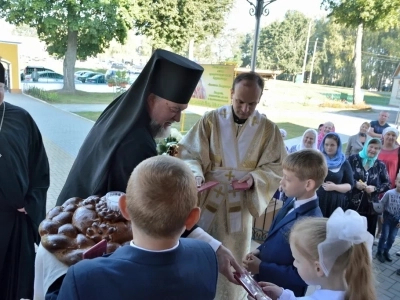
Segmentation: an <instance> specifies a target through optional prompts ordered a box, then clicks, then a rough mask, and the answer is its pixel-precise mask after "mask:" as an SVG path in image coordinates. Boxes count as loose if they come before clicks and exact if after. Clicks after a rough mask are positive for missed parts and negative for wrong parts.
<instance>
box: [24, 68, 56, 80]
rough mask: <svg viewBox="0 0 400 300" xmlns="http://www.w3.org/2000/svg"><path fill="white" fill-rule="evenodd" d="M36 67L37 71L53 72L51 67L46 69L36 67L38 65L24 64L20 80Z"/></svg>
mask: <svg viewBox="0 0 400 300" xmlns="http://www.w3.org/2000/svg"><path fill="white" fill-rule="evenodd" d="M35 69H36V71H38V72H43V71H50V72H54V71H53V70H51V69H47V68H45V67H38V66H26V67H25V69H24V74H21V80H25V77H26V76H27V75H30V74H32V72H33V71H34V70H35Z"/></svg>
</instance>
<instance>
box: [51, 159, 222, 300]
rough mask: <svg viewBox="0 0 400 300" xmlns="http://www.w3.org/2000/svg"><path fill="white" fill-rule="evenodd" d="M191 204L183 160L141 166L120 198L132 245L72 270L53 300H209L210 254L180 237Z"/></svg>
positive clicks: (213, 269)
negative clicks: (55, 299) (130, 232)
mask: <svg viewBox="0 0 400 300" xmlns="http://www.w3.org/2000/svg"><path fill="white" fill-rule="evenodd" d="M196 203H197V187H196V182H195V178H194V176H193V174H192V172H191V170H190V169H189V167H188V166H186V164H185V163H184V162H182V161H180V160H179V159H177V158H174V157H170V156H165V155H161V156H156V157H152V158H149V159H147V160H145V161H143V162H142V163H140V164H139V165H138V166H137V167H136V168H135V170H134V171H133V173H132V175H131V177H130V179H129V183H128V188H127V193H126V196H125V195H124V196H122V197H121V198H120V200H119V207H120V210H121V213H122V215H123V216H124V217H125V218H126V219H128V220H131V223H132V233H133V241H132V242H131V243H130V245H125V246H123V247H121V248H119V249H117V250H116V251H115V252H114V253H112V254H110V255H109V256H108V257H99V258H95V259H92V260H89V259H87V260H83V261H81V262H79V263H77V264H75V265H73V266H71V267H70V268H69V270H68V272H67V275H66V277H65V279H64V281H63V284H62V286H61V290H60V292H59V295H58V298H57V299H58V300H67V299H68V300H71V299H74V300H79V299H82V300H87V299H96V300H102V299H104V300H106V299H107V300H109V299H119V300H124V299H129V300H132V299H174V300H178V299H182V300H183V299H199V300H200V299H201V300H203V299H210V300H211V299H214V297H215V292H216V285H217V276H218V266H217V259H216V255H215V252H214V250H213V249H212V248H211V246H210V245H209V244H207V243H205V242H202V241H198V240H193V239H190V238H186V239H179V237H180V236H181V234H182V233H183V231H185V230H186V229H190V228H191V227H192V226H193V225H195V224H196V223H197V221H198V219H199V216H200V209H199V208H198V207H196Z"/></svg>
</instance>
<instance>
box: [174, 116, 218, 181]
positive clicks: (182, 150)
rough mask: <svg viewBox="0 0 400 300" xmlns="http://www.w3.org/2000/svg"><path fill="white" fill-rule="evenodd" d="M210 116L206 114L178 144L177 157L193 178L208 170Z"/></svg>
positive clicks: (209, 161)
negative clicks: (190, 171)
mask: <svg viewBox="0 0 400 300" xmlns="http://www.w3.org/2000/svg"><path fill="white" fill-rule="evenodd" d="M211 114H212V112H208V113H206V114H205V115H204V116H203V117H202V118H201V119H200V120H199V121H198V122H197V123H196V124H195V125H194V126H193V127H192V128H191V129H190V130H189V131H188V132H187V133H186V134H185V136H184V137H183V138H182V140H181V141H180V142H179V144H178V154H177V157H179V158H181V159H182V160H184V161H185V162H186V163H187V164H188V165H189V167H190V168H191V170H192V172H193V174H194V175H195V176H201V177H203V180H204V174H205V173H206V172H207V171H208V170H209V169H210V166H211V160H210V137H211V126H212V124H211Z"/></svg>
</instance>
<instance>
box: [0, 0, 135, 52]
mask: <svg viewBox="0 0 400 300" xmlns="http://www.w3.org/2000/svg"><path fill="white" fill-rule="evenodd" d="M0 7H2V8H3V9H2V10H0V16H1V17H4V18H6V20H7V21H8V22H10V23H12V24H15V25H20V24H27V25H29V26H31V27H34V28H36V30H37V33H38V36H39V38H40V39H41V40H42V41H44V42H45V43H46V45H47V50H48V52H49V53H50V54H52V55H55V56H57V57H60V58H61V57H64V55H65V52H66V50H67V36H68V31H76V32H78V42H77V56H78V58H79V59H86V58H87V57H89V56H94V55H96V54H98V53H102V52H103V51H104V49H106V48H107V47H108V46H109V44H110V41H111V40H112V39H116V40H117V41H119V42H121V43H122V42H124V41H125V40H126V37H127V33H128V30H129V29H131V28H132V21H131V20H132V8H131V7H132V1H130V0H121V1H119V0H95V1H90V0H67V1H61V0H59V1H47V0H29V1H28V0H26V1H17V0H12V1H9V0H0Z"/></svg>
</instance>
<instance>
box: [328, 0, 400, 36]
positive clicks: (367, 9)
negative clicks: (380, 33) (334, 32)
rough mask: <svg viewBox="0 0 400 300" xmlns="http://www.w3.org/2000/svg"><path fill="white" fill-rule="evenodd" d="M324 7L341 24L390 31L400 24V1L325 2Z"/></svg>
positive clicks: (349, 0)
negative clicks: (361, 25)
mask: <svg viewBox="0 0 400 300" xmlns="http://www.w3.org/2000/svg"><path fill="white" fill-rule="evenodd" d="M321 5H322V6H323V7H325V9H326V10H327V11H329V12H330V16H333V17H335V20H336V21H337V22H339V23H342V24H345V25H347V26H351V27H354V28H355V27H357V26H358V25H359V24H361V23H363V24H364V27H365V28H366V29H370V30H378V29H386V30H387V29H389V28H393V27H395V26H397V24H398V23H399V14H400V0H323V1H322V4H321Z"/></svg>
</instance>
